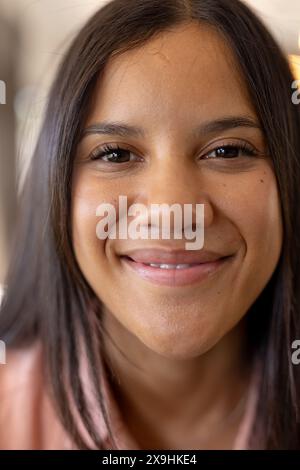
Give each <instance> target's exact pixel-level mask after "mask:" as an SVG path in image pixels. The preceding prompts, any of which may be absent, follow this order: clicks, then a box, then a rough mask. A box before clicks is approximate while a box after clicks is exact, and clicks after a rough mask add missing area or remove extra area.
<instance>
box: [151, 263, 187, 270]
mask: <svg viewBox="0 0 300 470" xmlns="http://www.w3.org/2000/svg"><path fill="white" fill-rule="evenodd" d="M148 266H151V267H152V268H160V269H187V268H190V267H191V264H156V263H150V264H149V265H148Z"/></svg>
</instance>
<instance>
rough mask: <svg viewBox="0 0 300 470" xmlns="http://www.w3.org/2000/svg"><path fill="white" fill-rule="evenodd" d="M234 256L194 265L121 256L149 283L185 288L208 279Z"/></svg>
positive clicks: (125, 263) (133, 270)
mask: <svg viewBox="0 0 300 470" xmlns="http://www.w3.org/2000/svg"><path fill="white" fill-rule="evenodd" d="M233 257H234V255H229V256H223V257H220V258H218V259H213V260H211V261H206V262H198V263H196V262H194V263H166V262H162V263H159V262H157V260H155V261H156V262H151V261H150V260H149V262H145V261H140V260H135V259H133V258H131V257H130V256H128V255H123V256H121V257H120V258H121V261H122V262H123V264H124V265H125V267H128V268H129V269H130V270H131V272H134V273H135V274H137V275H138V276H139V277H140V278H141V279H143V280H146V281H148V282H151V283H154V284H159V285H166V286H170V287H172V286H173V287H175V286H185V285H189V284H194V283H197V282H201V281H203V280H205V279H207V278H208V277H209V276H211V275H212V274H214V273H216V272H217V271H219V270H220V268H221V267H222V266H225V265H226V264H228V262H229V261H230V260H232V258H233Z"/></svg>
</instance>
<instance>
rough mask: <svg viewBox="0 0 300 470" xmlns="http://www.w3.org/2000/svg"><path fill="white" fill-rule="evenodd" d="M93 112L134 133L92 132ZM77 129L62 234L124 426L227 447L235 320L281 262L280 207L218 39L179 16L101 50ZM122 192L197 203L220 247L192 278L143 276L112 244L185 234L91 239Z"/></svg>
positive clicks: (231, 428) (133, 199)
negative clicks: (92, 296)
mask: <svg viewBox="0 0 300 470" xmlns="http://www.w3.org/2000/svg"><path fill="white" fill-rule="evenodd" d="M231 118H234V119H235V118H238V119H237V120H235V121H234V122H235V124H234V123H232V122H231ZM224 120H225V125H224ZM103 121H109V122H116V121H118V122H119V123H122V124H124V125H130V126H136V127H140V128H142V129H141V130H142V131H143V134H144V135H142V134H139V135H135V136H125V135H123V136H119V135H108V134H101V133H96V132H94V131H93V128H91V126H95V125H98V124H99V123H102V122H103ZM216 121H218V125H216ZM229 121H230V124H228V123H229ZM220 122H221V123H220ZM226 123H227V124H226ZM85 128H86V129H90V131H89V132H87V133H86V134H85V135H84V137H83V138H82V140H81V141H80V143H79V145H78V148H77V154H76V159H75V164H74V172H73V194H72V227H73V242H74V248H75V254H76V257H77V260H78V263H79V265H80V268H81V270H82V273H83V275H84V276H85V278H86V279H87V281H88V283H89V284H90V285H91V287H92V288H93V290H94V291H95V292H96V294H97V295H98V297H99V298H100V299H101V301H102V302H103V304H104V312H103V323H104V326H105V328H106V330H107V335H106V337H105V349H106V351H107V355H108V357H109V361H110V365H111V368H112V369H113V370H114V373H115V376H116V377H117V378H118V380H116V381H115V383H114V384H113V387H114V391H115V394H116V397H117V400H118V403H119V405H120V408H121V410H122V412H123V414H124V418H125V419H126V422H127V424H128V427H129V429H130V431H131V432H132V434H133V436H134V438H135V439H136V440H137V442H138V444H139V445H140V446H141V447H142V448H148V449H149V448H153V449H155V448H157V449H159V448H164V449H167V448H171V449H172V448H173V449H176V448H177V449H193V448H194V449H195V448H204V449H230V448H231V447H232V446H233V443H234V440H235V438H236V434H237V431H238V427H239V424H240V421H241V419H242V416H243V413H242V412H241V413H240V414H239V416H237V417H236V418H235V419H234V420H230V419H229V418H228V415H230V414H231V412H232V410H233V409H234V407H235V406H236V405H237V403H239V401H240V399H241V397H243V396H244V394H245V393H247V389H248V387H249V381H250V375H251V374H250V367H249V365H250V361H249V358H248V357H247V355H246V353H245V325H244V319H245V315H246V313H247V311H248V309H249V307H250V306H251V305H252V304H253V302H254V301H255V299H256V298H257V297H258V296H259V294H260V293H261V292H262V290H263V288H264V287H265V285H266V284H267V282H268V281H269V279H270V277H271V275H272V273H273V272H274V270H275V268H276V265H277V263H278V260H279V257H280V253H281V247H282V216H281V209H280V199H279V194H278V188H277V183H276V178H275V174H274V171H273V166H272V161H271V158H270V156H269V155H268V149H267V146H266V142H265V138H264V135H263V133H262V131H261V128H260V124H259V121H258V118H257V115H256V113H255V110H254V107H253V105H252V103H251V100H250V98H249V95H248V92H247V88H246V85H245V81H244V79H243V78H242V76H241V75H240V73H239V70H238V65H237V63H236V61H235V59H234V57H233V54H232V52H231V50H230V48H229V46H228V45H227V44H226V41H225V40H224V38H223V37H222V36H221V35H220V34H218V33H217V32H216V31H214V30H213V29H211V28H210V27H208V26H206V25H199V24H198V23H195V22H190V23H186V24H183V25H181V26H177V27H174V28H173V29H169V30H168V31H167V32H164V33H161V34H159V35H158V36H156V37H155V38H153V39H152V40H150V41H149V42H148V43H147V44H146V45H144V46H143V47H139V48H137V49H135V50H132V51H129V52H126V53H123V54H122V55H120V56H116V57H113V58H111V60H110V61H109V63H108V65H107V67H106V69H105V73H104V76H103V77H102V78H101V81H99V83H98V87H97V90H96V93H95V96H94V97H93V100H92V102H91V108H90V113H89V116H88V119H87V122H86V123H85ZM196 129H197V130H198V132H196ZM105 144H110V145H113V146H116V145H119V146H120V147H121V148H124V149H125V150H127V152H126V151H125V153H124V151H123V153H121V156H122V158H123V162H122V163H116V162H111V161H107V159H105V158H103V157H102V158H100V159H99V158H98V159H95V160H91V155H92V156H93V157H95V155H96V156H99V149H100V150H101V149H102V147H103V145H105ZM226 145H227V146H228V145H230V146H231V150H230V151H229V152H228V150H227V151H226V150H225V154H224V146H226ZM241 145H242V150H239V147H240V146H241ZM234 146H235V147H237V149H236V148H235V149H232V147H234ZM245 146H246V150H244V149H243V147H245ZM249 148H250V150H249ZM218 149H219V150H218ZM128 150H129V152H128ZM222 152H223V153H222ZM119 155H120V154H119ZM228 155H230V157H231V158H229V157H228ZM100 156H101V152H100ZM126 157H127V160H129V161H126ZM119 158H120V157H119ZM119 195H126V196H127V197H128V205H130V204H133V203H143V204H146V205H148V204H151V203H167V204H173V203H180V204H184V203H192V204H196V203H202V204H204V207H205V243H204V249H205V250H212V251H215V252H217V253H220V254H222V255H223V256H228V255H231V257H230V259H228V261H227V262H226V263H225V264H224V265H223V266H222V267H221V269H219V270H216V271H215V272H213V273H211V274H210V275H209V276H208V277H207V278H205V279H203V280H201V282H194V283H191V284H190V285H184V286H165V285H164V286H160V285H155V284H153V283H152V282H150V281H147V280H145V279H142V278H140V277H139V275H138V274H137V273H136V272H134V271H133V270H132V269H129V268H128V266H127V265H126V263H124V262H123V261H122V258H121V255H124V254H126V252H128V251H130V250H132V249H136V248H141V249H145V248H153V247H154V248H155V247H159V248H163V249H171V250H172V249H176V248H178V247H180V248H182V249H183V248H184V240H180V241H178V240H176V241H174V240H130V239H127V240H113V239H109V238H108V239H106V240H99V239H98V238H97V236H96V224H97V222H98V219H97V217H96V215H95V214H96V208H97V206H98V205H99V204H100V203H102V202H108V203H111V204H114V205H115V206H116V207H117V204H118V197H119ZM263 313H264V312H262V315H263ZM110 338H112V340H110ZM227 418H228V419H227ZM224 431H225V432H224Z"/></svg>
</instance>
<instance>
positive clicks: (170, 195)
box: [139, 154, 214, 228]
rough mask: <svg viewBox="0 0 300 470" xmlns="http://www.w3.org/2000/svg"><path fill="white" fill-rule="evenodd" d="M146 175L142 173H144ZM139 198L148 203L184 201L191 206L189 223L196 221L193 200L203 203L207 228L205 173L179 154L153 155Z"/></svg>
mask: <svg viewBox="0 0 300 470" xmlns="http://www.w3.org/2000/svg"><path fill="white" fill-rule="evenodd" d="M145 176H146V175H145ZM139 202H142V203H143V204H145V205H146V206H148V207H150V206H151V205H153V204H158V205H162V204H164V205H168V206H169V207H170V206H172V205H173V204H177V205H178V204H179V205H180V206H181V207H182V209H184V204H188V205H189V206H190V208H191V210H192V224H193V225H194V224H196V220H197V218H196V210H197V204H198V205H201V204H202V205H203V207H204V216H203V219H204V220H203V222H204V227H205V228H208V227H209V226H210V225H211V224H212V222H213V218H214V211H213V206H212V203H211V200H210V197H209V191H208V187H207V185H206V183H205V176H204V175H203V174H202V172H201V169H200V167H199V165H198V164H197V162H195V161H191V160H188V159H187V158H185V157H183V156H182V155H181V156H180V155H174V154H173V157H172V156H170V157H166V158H161V159H157V160H156V161H155V162H153V163H152V164H151V165H150V167H149V169H148V171H147V176H146V177H145V179H144V180H143V187H142V188H141V192H140V194H139Z"/></svg>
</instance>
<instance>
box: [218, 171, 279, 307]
mask: <svg viewBox="0 0 300 470" xmlns="http://www.w3.org/2000/svg"><path fill="white" fill-rule="evenodd" d="M224 201H226V202H225V204H226V206H227V207H226V208H224V212H225V213H226V214H227V217H228V219H229V220H231V221H232V223H233V224H234V225H235V226H236V228H237V230H238V232H239V234H240V237H241V238H242V241H243V243H242V252H241V253H240V257H241V263H240V271H239V272H238V276H237V277H236V288H237V291H239V296H240V298H241V299H242V298H248V299H249V298H253V300H255V298H256V297H257V296H258V295H259V294H260V292H261V291H262V290H263V288H264V287H265V285H266V284H267V282H268V281H269V279H270V278H271V276H272V274H273V272H274V270H275V268H276V265H277V263H278V260H279V257H280V253H281V248H282V239H283V227H282V214H281V206H280V198H279V193H278V188H277V184H276V178H275V176H274V173H273V171H272V170H271V168H270V167H269V166H267V165H266V164H264V166H263V167H262V168H261V169H260V171H258V172H254V173H253V174H250V173H249V174H248V175H245V176H242V177H241V178H240V180H239V182H238V183H237V184H236V185H235V187H232V190H231V192H230V194H229V193H228V195H227V197H225V198H224Z"/></svg>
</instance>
